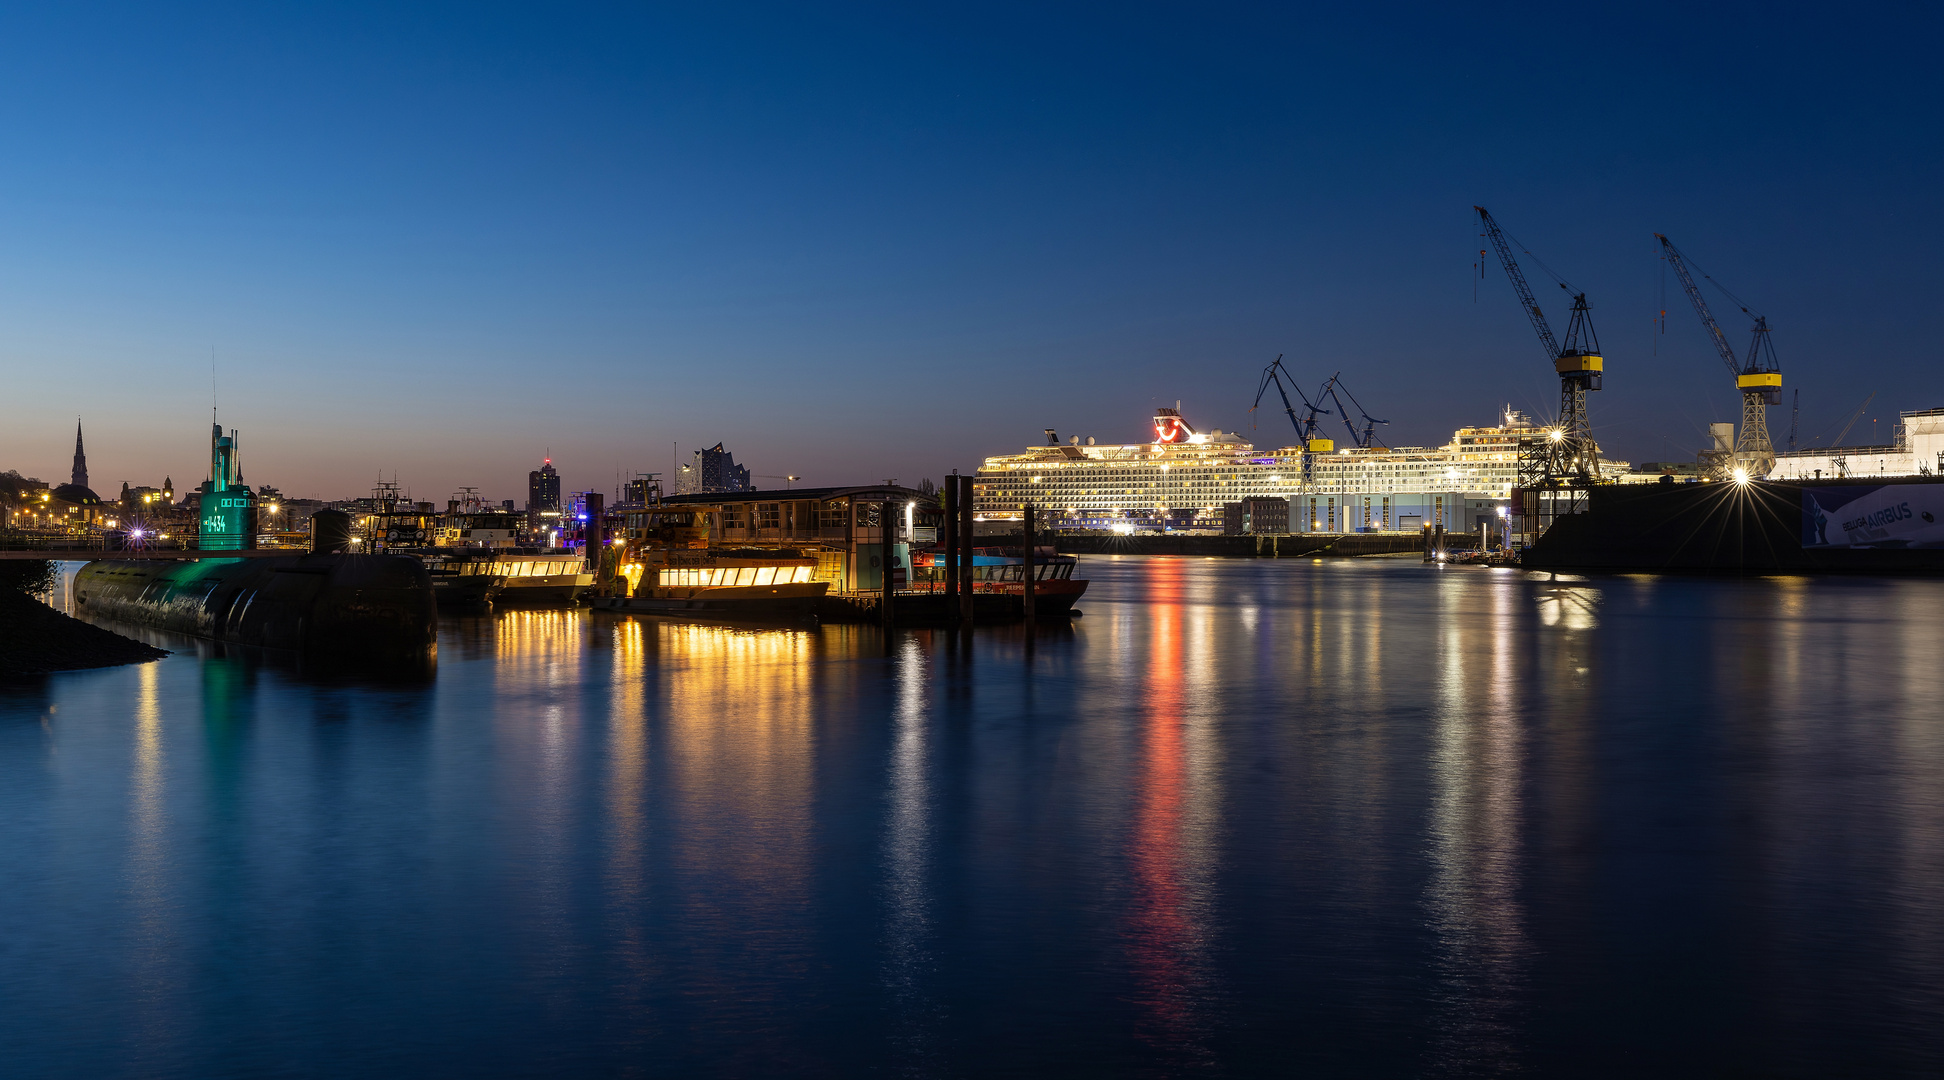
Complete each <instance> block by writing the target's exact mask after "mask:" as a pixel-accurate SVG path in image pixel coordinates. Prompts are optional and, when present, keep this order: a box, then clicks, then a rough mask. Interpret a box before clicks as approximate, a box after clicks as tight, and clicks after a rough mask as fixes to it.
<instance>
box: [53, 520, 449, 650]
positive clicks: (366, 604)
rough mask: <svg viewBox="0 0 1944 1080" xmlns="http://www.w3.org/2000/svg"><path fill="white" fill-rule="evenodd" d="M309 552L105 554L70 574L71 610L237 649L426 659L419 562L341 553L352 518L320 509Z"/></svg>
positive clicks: (432, 631) (424, 588)
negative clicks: (179, 556) (173, 558)
mask: <svg viewBox="0 0 1944 1080" xmlns="http://www.w3.org/2000/svg"><path fill="white" fill-rule="evenodd" d="M311 529H312V532H311V550H310V551H309V552H307V553H304V554H297V555H291V556H288V557H283V556H272V557H262V558H227V559H226V558H222V557H220V556H212V557H208V558H202V559H196V560H189V561H183V562H166V561H158V560H141V561H137V560H130V559H123V560H116V559H102V560H97V561H95V562H91V563H88V564H87V565H86V566H83V567H82V568H81V570H80V572H79V573H78V574H77V575H76V576H75V579H74V606H75V610H76V612H77V613H82V614H86V615H89V616H93V617H99V618H104V619H114V620H119V621H122V622H130V623H136V624H138V625H142V626H148V627H153V628H155V629H157V630H167V631H172V632H174V633H179V634H189V635H192V636H194V637H200V638H208V639H210V640H214V641H221V642H226V643H230V644H237V645H250V646H255V647H258V648H265V649H282V650H289V651H295V652H301V653H304V654H307V655H312V656H329V657H333V658H337V659H343V660H358V661H378V662H400V661H416V660H424V659H426V658H429V657H430V656H432V655H434V654H435V651H436V649H437V630H438V610H437V606H436V604H435V602H434V600H433V596H432V579H431V576H430V575H429V574H428V573H427V572H426V569H425V565H424V564H423V563H422V562H420V561H419V560H418V559H416V558H413V557H411V556H409V555H365V554H357V553H351V552H348V551H347V550H345V549H346V548H348V547H349V542H350V532H351V530H350V516H349V515H348V514H345V513H344V512H343V511H336V510H322V511H319V512H318V514H317V516H316V518H314V519H313V521H312V526H311Z"/></svg>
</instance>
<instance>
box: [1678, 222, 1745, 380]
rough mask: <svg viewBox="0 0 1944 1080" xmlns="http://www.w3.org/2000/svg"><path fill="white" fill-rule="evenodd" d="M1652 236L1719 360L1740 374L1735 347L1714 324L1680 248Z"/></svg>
mask: <svg viewBox="0 0 1944 1080" xmlns="http://www.w3.org/2000/svg"><path fill="white" fill-rule="evenodd" d="M1654 236H1655V237H1656V238H1657V239H1659V240H1660V242H1661V250H1662V251H1663V252H1664V253H1665V254H1666V256H1667V261H1668V263H1669V264H1670V265H1672V266H1673V267H1674V276H1675V277H1678V278H1680V279H1681V288H1682V289H1684V290H1686V292H1687V295H1688V300H1689V301H1690V302H1691V303H1693V304H1694V313H1695V314H1696V315H1699V316H1701V325H1702V326H1703V327H1705V328H1706V329H1707V331H1708V340H1709V341H1711V342H1713V343H1714V347H1715V351H1716V352H1718V353H1720V354H1721V362H1722V363H1724V364H1727V365H1728V374H1730V375H1734V376H1739V375H1741V373H1742V366H1741V363H1740V362H1739V361H1737V360H1736V359H1735V347H1734V346H1733V345H1730V344H1728V335H1727V334H1724V333H1722V332H1721V327H1720V326H1718V325H1716V323H1715V317H1714V313H1713V312H1710V311H1709V310H1708V298H1707V297H1705V296H1702V295H1701V286H1699V285H1696V284H1695V283H1694V275H1693V274H1690V273H1688V268H1687V260H1686V259H1684V258H1682V257H1681V249H1680V248H1677V247H1675V246H1674V242H1673V241H1672V240H1669V239H1668V238H1667V237H1665V236H1662V235H1661V234H1660V233H1655V234H1654ZM1749 361H1750V363H1751V364H1752V363H1753V362H1754V357H1753V356H1752V355H1751V356H1750V358H1749Z"/></svg>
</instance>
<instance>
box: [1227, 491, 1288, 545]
mask: <svg viewBox="0 0 1944 1080" xmlns="http://www.w3.org/2000/svg"><path fill="white" fill-rule="evenodd" d="M1288 531H1289V500H1288V499H1273V498H1272V499H1243V500H1242V501H1241V502H1232V503H1224V504H1223V505H1222V532H1223V534H1224V535H1227V536H1281V535H1283V534H1284V533H1287V532H1288Z"/></svg>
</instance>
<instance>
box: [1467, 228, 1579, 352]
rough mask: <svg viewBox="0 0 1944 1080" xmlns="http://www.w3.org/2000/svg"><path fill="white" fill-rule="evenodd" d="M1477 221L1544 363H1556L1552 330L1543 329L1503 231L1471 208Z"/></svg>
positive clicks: (1542, 316)
mask: <svg viewBox="0 0 1944 1080" xmlns="http://www.w3.org/2000/svg"><path fill="white" fill-rule="evenodd" d="M1472 209H1473V210H1476V211H1478V220H1479V222H1480V223H1481V224H1483V225H1484V226H1485V235H1486V237H1487V238H1488V239H1490V240H1491V241H1492V247H1493V248H1495V249H1497V251H1498V257H1499V264H1500V265H1501V266H1503V267H1505V276H1506V277H1508V278H1510V279H1512V291H1514V292H1516V293H1518V294H1519V303H1520V304H1521V305H1523V306H1524V307H1525V313H1526V318H1528V319H1531V320H1532V328H1533V330H1535V331H1537V332H1538V334H1539V345H1540V347H1542V348H1544V349H1545V350H1546V363H1548V364H1550V363H1552V362H1553V361H1555V360H1557V359H1559V343H1558V342H1557V341H1555V340H1554V339H1553V332H1552V327H1550V326H1548V325H1546V313H1545V312H1543V311H1540V310H1539V300H1538V298H1537V297H1535V296H1533V295H1532V286H1530V285H1527V284H1526V279H1525V274H1524V273H1522V272H1521V271H1520V270H1519V261H1518V260H1517V259H1514V258H1513V257H1512V245H1511V244H1509V243H1507V242H1506V239H1505V232H1504V230H1502V229H1500V228H1499V227H1498V222H1496V221H1493V220H1492V215H1491V213H1490V212H1489V211H1487V210H1486V209H1485V208H1484V207H1482V206H1474V207H1472Z"/></svg>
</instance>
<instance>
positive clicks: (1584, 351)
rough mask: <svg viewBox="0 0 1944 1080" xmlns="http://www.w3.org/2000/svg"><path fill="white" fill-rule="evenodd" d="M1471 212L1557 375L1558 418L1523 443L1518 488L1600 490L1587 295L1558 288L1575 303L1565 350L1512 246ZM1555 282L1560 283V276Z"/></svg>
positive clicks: (1482, 215)
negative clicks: (1590, 409)
mask: <svg viewBox="0 0 1944 1080" xmlns="http://www.w3.org/2000/svg"><path fill="white" fill-rule="evenodd" d="M1472 209H1473V210H1476V211H1478V221H1479V224H1481V225H1483V226H1484V228H1485V236H1486V238H1487V239H1489V240H1491V242H1492V247H1493V248H1494V249H1495V250H1497V252H1498V257H1499V263H1500V265H1502V266H1504V267H1505V276H1506V278H1508V279H1509V280H1510V281H1511V282H1512V290H1513V291H1514V292H1516V293H1518V294H1519V304H1520V305H1521V306H1522V307H1524V308H1525V313H1526V318H1528V319H1530V320H1532V329H1533V330H1534V331H1535V332H1536V333H1537V334H1538V335H1539V346H1540V348H1542V349H1544V350H1545V352H1546V360H1547V361H1548V362H1550V363H1551V364H1552V366H1553V370H1554V371H1555V372H1557V373H1558V375H1559V418H1558V420H1557V421H1555V423H1554V424H1553V427H1552V428H1551V430H1549V431H1547V432H1546V437H1545V438H1544V439H1541V440H1535V441H1532V442H1530V443H1527V442H1521V443H1520V447H1519V486H1520V487H1522V488H1555V489H1556V488H1583V487H1590V486H1591V485H1594V484H1597V483H1599V482H1600V448H1599V446H1598V445H1597V444H1596V443H1595V442H1594V441H1593V425H1592V421H1590V420H1589V419H1588V418H1587V414H1586V395H1587V392H1588V391H1590V390H1598V389H1599V388H1600V382H1601V377H1602V375H1603V373H1604V369H1605V361H1604V360H1603V358H1602V357H1601V355H1600V342H1599V338H1598V337H1597V336H1596V335H1595V334H1594V333H1593V313H1592V307H1591V306H1590V305H1588V304H1587V302H1586V294H1585V293H1584V292H1579V291H1576V290H1575V289H1573V288H1572V286H1571V285H1570V284H1569V283H1567V282H1566V281H1564V280H1560V281H1559V287H1560V288H1561V289H1564V290H1566V292H1567V293H1568V294H1569V295H1571V296H1572V297H1573V309H1572V314H1573V317H1572V321H1571V323H1569V324H1568V325H1567V327H1566V344H1565V346H1564V347H1561V346H1560V344H1559V343H1558V341H1557V340H1555V339H1554V338H1553V332H1552V327H1551V326H1550V325H1549V324H1548V323H1547V322H1546V316H1545V313H1544V312H1542V311H1540V310H1539V301H1538V298H1536V297H1534V296H1533V295H1532V287H1531V286H1529V285H1527V284H1526V279H1525V274H1524V273H1523V272H1521V271H1520V270H1519V262H1518V260H1517V259H1514V258H1513V257H1512V245H1511V243H1510V242H1509V241H1508V240H1507V239H1506V236H1505V231H1504V230H1503V229H1500V228H1499V225H1498V222H1496V221H1494V220H1492V215H1491V214H1490V213H1489V212H1487V211H1486V209H1485V208H1484V207H1482V206H1474V207H1472ZM1543 265H1544V264H1543V263H1542V264H1541V266H1543ZM1548 272H1550V271H1548ZM1554 277H1555V279H1557V277H1558V275H1554Z"/></svg>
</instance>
